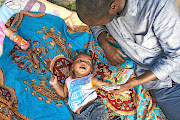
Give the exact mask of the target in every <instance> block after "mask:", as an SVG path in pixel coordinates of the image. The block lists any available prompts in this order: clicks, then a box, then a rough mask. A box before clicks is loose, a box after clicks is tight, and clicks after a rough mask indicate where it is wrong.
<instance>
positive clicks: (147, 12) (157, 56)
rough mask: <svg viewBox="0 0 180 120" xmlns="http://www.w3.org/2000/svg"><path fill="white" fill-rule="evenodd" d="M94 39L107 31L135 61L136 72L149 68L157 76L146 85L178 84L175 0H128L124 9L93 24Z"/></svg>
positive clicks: (179, 38) (179, 22)
mask: <svg viewBox="0 0 180 120" xmlns="http://www.w3.org/2000/svg"><path fill="white" fill-rule="evenodd" d="M91 30H92V32H93V34H94V37H95V38H96V39H97V38H98V36H99V34H100V33H101V32H102V31H108V32H109V33H110V34H111V35H112V36H113V37H114V38H115V40H116V41H117V42H118V43H119V45H120V46H121V47H122V49H123V50H124V51H125V52H126V54H127V55H128V56H129V57H130V58H131V59H132V60H133V61H134V63H135V72H136V75H137V76H139V75H141V74H143V73H145V72H146V71H147V70H151V71H152V72H153V73H154V74H155V75H156V77H157V78H158V79H156V80H153V81H150V82H148V83H145V84H144V87H145V88H146V89H159V88H165V87H171V86H172V80H173V81H175V82H177V83H179V84H180V16H179V11H178V8H177V5H176V1H175V0H127V3H126V6H125V8H124V10H123V11H122V12H121V13H120V14H119V15H117V16H115V18H114V19H113V20H112V21H111V22H110V23H108V24H106V25H104V26H93V27H91Z"/></svg>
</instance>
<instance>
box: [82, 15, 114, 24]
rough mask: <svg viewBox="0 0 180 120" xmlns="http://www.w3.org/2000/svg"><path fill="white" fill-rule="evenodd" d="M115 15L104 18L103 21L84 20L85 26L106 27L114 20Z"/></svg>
mask: <svg viewBox="0 0 180 120" xmlns="http://www.w3.org/2000/svg"><path fill="white" fill-rule="evenodd" d="M114 16H115V15H107V16H105V17H103V18H102V19H99V20H98V19H96V18H91V17H88V18H86V19H85V20H82V21H83V22H84V23H85V24H87V25H90V26H99V25H106V24H107V23H109V22H111V21H112V20H113V18H114Z"/></svg>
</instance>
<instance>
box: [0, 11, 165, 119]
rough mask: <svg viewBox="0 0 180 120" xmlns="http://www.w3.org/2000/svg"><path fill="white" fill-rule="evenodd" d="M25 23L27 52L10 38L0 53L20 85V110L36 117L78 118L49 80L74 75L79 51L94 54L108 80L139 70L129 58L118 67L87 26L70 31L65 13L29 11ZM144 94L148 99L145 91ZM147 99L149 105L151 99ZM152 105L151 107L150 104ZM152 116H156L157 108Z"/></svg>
mask: <svg viewBox="0 0 180 120" xmlns="http://www.w3.org/2000/svg"><path fill="white" fill-rule="evenodd" d="M34 14H37V15H36V17H32V16H33V15H34ZM16 22H17V21H16ZM17 23H18V22H17ZM19 23H20V25H19V26H16V27H18V30H17V33H18V34H19V35H20V36H21V37H23V38H24V39H26V40H28V41H29V42H30V44H31V46H30V48H29V49H28V50H27V51H22V50H21V49H20V48H19V47H18V46H17V45H15V43H13V42H12V41H10V40H9V39H8V38H7V37H6V38H5V40H4V44H3V55H2V56H1V57H0V68H1V69H2V71H3V73H4V76H5V80H4V85H5V86H8V87H13V88H14V89H15V93H16V94H15V96H16V97H17V100H18V107H17V108H18V112H19V113H21V114H23V115H24V116H26V117H29V118H30V119H33V120H57V119H58V120H69V119H72V115H71V110H69V107H68V106H67V105H66V103H67V99H64V100H63V99H62V98H61V97H60V96H58V95H57V94H56V92H55V90H54V89H53V88H52V87H51V86H50V85H49V82H48V80H49V79H50V76H51V75H52V74H54V75H57V76H58V80H59V82H61V83H62V84H64V80H65V78H67V77H68V76H69V69H70V65H71V62H70V60H72V59H73V58H75V56H76V55H77V54H79V53H88V54H90V55H91V56H92V58H93V62H94V67H93V68H94V72H93V74H96V75H97V77H98V78H100V79H104V80H106V81H111V80H112V78H114V77H116V75H117V73H118V71H119V70H121V69H125V68H126V67H127V68H131V69H133V62H132V61H131V60H130V59H129V57H127V58H124V59H126V61H127V62H126V63H123V64H122V66H117V67H115V66H112V65H111V63H109V61H108V60H107V58H106V56H105V54H104V52H103V51H102V49H101V48H100V46H99V44H98V43H97V42H96V41H95V38H94V37H93V35H92V34H91V32H90V31H89V30H87V29H84V28H83V27H82V28H79V29H77V30H76V31H73V30H69V29H68V28H67V26H66V24H65V22H64V20H63V19H61V18H59V17H56V16H53V15H49V14H46V15H42V16H40V15H39V14H38V13H29V14H26V15H25V14H23V20H22V21H21V19H20V20H19ZM15 25H18V24H15ZM16 27H15V26H13V27H12V28H16ZM112 44H115V43H112ZM115 45H117V44H115ZM61 55H62V56H64V57H62V56H61ZM141 87H142V86H138V87H137V88H135V90H136V92H137V93H138V92H140V91H141V90H142V88H141ZM143 89H144V88H143ZM138 95H140V94H139V93H138ZM140 96H141V97H142V98H144V97H143V94H142V95H140ZM145 103H146V104H148V101H147V102H145ZM132 104H133V103H131V104H130V105H129V106H132ZM139 104H140V105H145V104H144V103H143V104H141V103H139ZM146 107H148V105H146V106H145V107H144V108H146ZM138 111H139V112H138V114H141V116H138V114H133V115H130V116H121V115H120V114H117V113H116V112H115V114H116V115H117V116H121V118H122V119H125V118H139V117H142V116H143V113H144V111H145V110H144V109H141V108H139V110H138ZM156 111H157V113H158V115H157V116H158V117H159V116H160V117H162V118H164V116H163V114H162V112H161V110H159V108H158V107H157V109H156ZM149 114H150V113H149ZM151 114H153V115H155V114H154V111H153V110H152V112H151ZM151 114H150V115H151ZM153 115H152V117H153Z"/></svg>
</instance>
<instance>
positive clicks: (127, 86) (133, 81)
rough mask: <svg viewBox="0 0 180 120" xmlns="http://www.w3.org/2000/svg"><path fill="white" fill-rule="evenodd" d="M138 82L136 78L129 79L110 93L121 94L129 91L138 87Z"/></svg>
mask: <svg viewBox="0 0 180 120" xmlns="http://www.w3.org/2000/svg"><path fill="white" fill-rule="evenodd" d="M138 82H139V81H138V80H136V78H131V79H129V80H128V81H127V82H126V83H125V84H122V85H119V86H120V87H119V89H115V90H111V92H112V93H122V92H124V91H129V89H132V88H133V87H135V86H137V85H139V83H138Z"/></svg>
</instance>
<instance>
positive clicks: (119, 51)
mask: <svg viewBox="0 0 180 120" xmlns="http://www.w3.org/2000/svg"><path fill="white" fill-rule="evenodd" d="M117 52H118V53H119V54H121V55H122V56H123V57H127V56H126V55H125V54H124V53H123V52H122V51H121V50H120V49H118V50H117Z"/></svg>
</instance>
